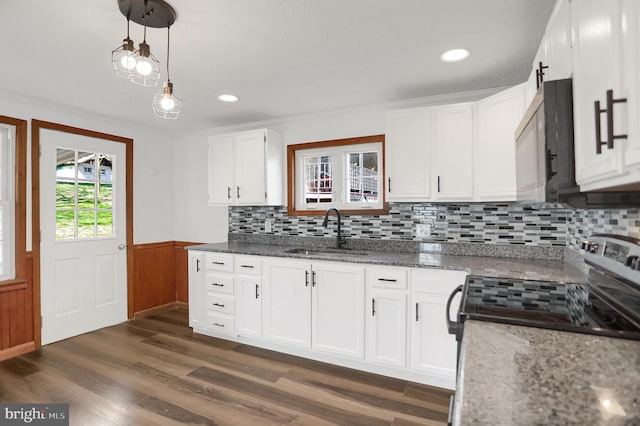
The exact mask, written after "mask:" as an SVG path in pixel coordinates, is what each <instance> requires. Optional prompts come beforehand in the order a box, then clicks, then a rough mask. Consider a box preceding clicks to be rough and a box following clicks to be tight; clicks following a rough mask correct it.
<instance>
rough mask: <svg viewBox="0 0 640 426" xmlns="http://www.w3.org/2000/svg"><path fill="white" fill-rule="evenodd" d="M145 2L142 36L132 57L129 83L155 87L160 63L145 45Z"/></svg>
mask: <svg viewBox="0 0 640 426" xmlns="http://www.w3.org/2000/svg"><path fill="white" fill-rule="evenodd" d="M148 13H149V12H148V10H147V1H146V0H145V2H144V14H143V18H142V19H143V25H144V35H143V38H142V43H140V44H139V45H138V50H137V51H136V52H135V54H134V55H133V58H134V60H135V68H134V69H133V70H132V72H131V82H132V83H135V84H138V85H140V86H157V85H158V80H160V61H158V60H157V59H156V57H155V56H153V54H152V53H151V48H150V47H149V45H148V44H147V14H148Z"/></svg>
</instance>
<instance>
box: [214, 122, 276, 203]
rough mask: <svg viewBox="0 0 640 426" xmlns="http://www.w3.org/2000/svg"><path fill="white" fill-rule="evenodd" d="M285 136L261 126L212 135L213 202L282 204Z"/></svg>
mask: <svg viewBox="0 0 640 426" xmlns="http://www.w3.org/2000/svg"><path fill="white" fill-rule="evenodd" d="M283 158H284V154H283V140H282V136H281V135H280V134H279V133H277V132H274V131H273V130H268V129H261V130H252V131H247V132H241V133H233V134H228V135H220V136H212V137H210V138H209V150H208V159H209V161H208V167H209V170H208V184H209V185H208V186H209V205H282V204H283V202H284V196H283V185H284V180H283V174H282V173H283Z"/></svg>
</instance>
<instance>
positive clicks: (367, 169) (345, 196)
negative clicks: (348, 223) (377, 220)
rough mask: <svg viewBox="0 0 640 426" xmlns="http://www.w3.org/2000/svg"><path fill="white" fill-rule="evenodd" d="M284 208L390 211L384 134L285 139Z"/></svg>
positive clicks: (308, 212)
mask: <svg viewBox="0 0 640 426" xmlns="http://www.w3.org/2000/svg"><path fill="white" fill-rule="evenodd" d="M287 164H288V167H287V169H288V170H287V171H288V201H289V202H288V214H289V215H296V216H312V215H322V214H324V212H325V211H326V210H327V209H328V208H331V207H335V208H338V209H340V211H341V212H343V213H347V214H359V215H379V214H388V205H387V203H386V202H385V199H384V193H385V191H384V135H375V136H365V137H358V138H350V139H338V140H330V141H323V142H312V143H305V144H297V145H289V146H288V147H287Z"/></svg>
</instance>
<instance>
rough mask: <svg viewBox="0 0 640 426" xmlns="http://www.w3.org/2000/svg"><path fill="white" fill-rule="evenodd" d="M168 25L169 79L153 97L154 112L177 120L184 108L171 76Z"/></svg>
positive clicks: (158, 115)
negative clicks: (174, 90)
mask: <svg viewBox="0 0 640 426" xmlns="http://www.w3.org/2000/svg"><path fill="white" fill-rule="evenodd" d="M170 29H171V26H168V27H167V81H166V82H165V83H164V89H163V90H162V93H157V94H156V95H155V96H154V97H153V113H154V114H155V115H156V117H160V118H165V119H168V120H175V119H176V118H178V116H179V115H180V110H182V99H180V98H179V97H177V96H175V95H174V94H173V83H172V82H171V78H170V77H169V40H170V39H169V30H170Z"/></svg>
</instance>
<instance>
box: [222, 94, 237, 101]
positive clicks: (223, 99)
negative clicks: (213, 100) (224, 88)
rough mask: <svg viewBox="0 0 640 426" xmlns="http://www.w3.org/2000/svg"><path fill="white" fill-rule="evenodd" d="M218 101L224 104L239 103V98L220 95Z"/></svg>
mask: <svg viewBox="0 0 640 426" xmlns="http://www.w3.org/2000/svg"><path fill="white" fill-rule="evenodd" d="M218 99H219V100H221V101H222V102H238V97H237V96H236V95H220V96H218Z"/></svg>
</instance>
